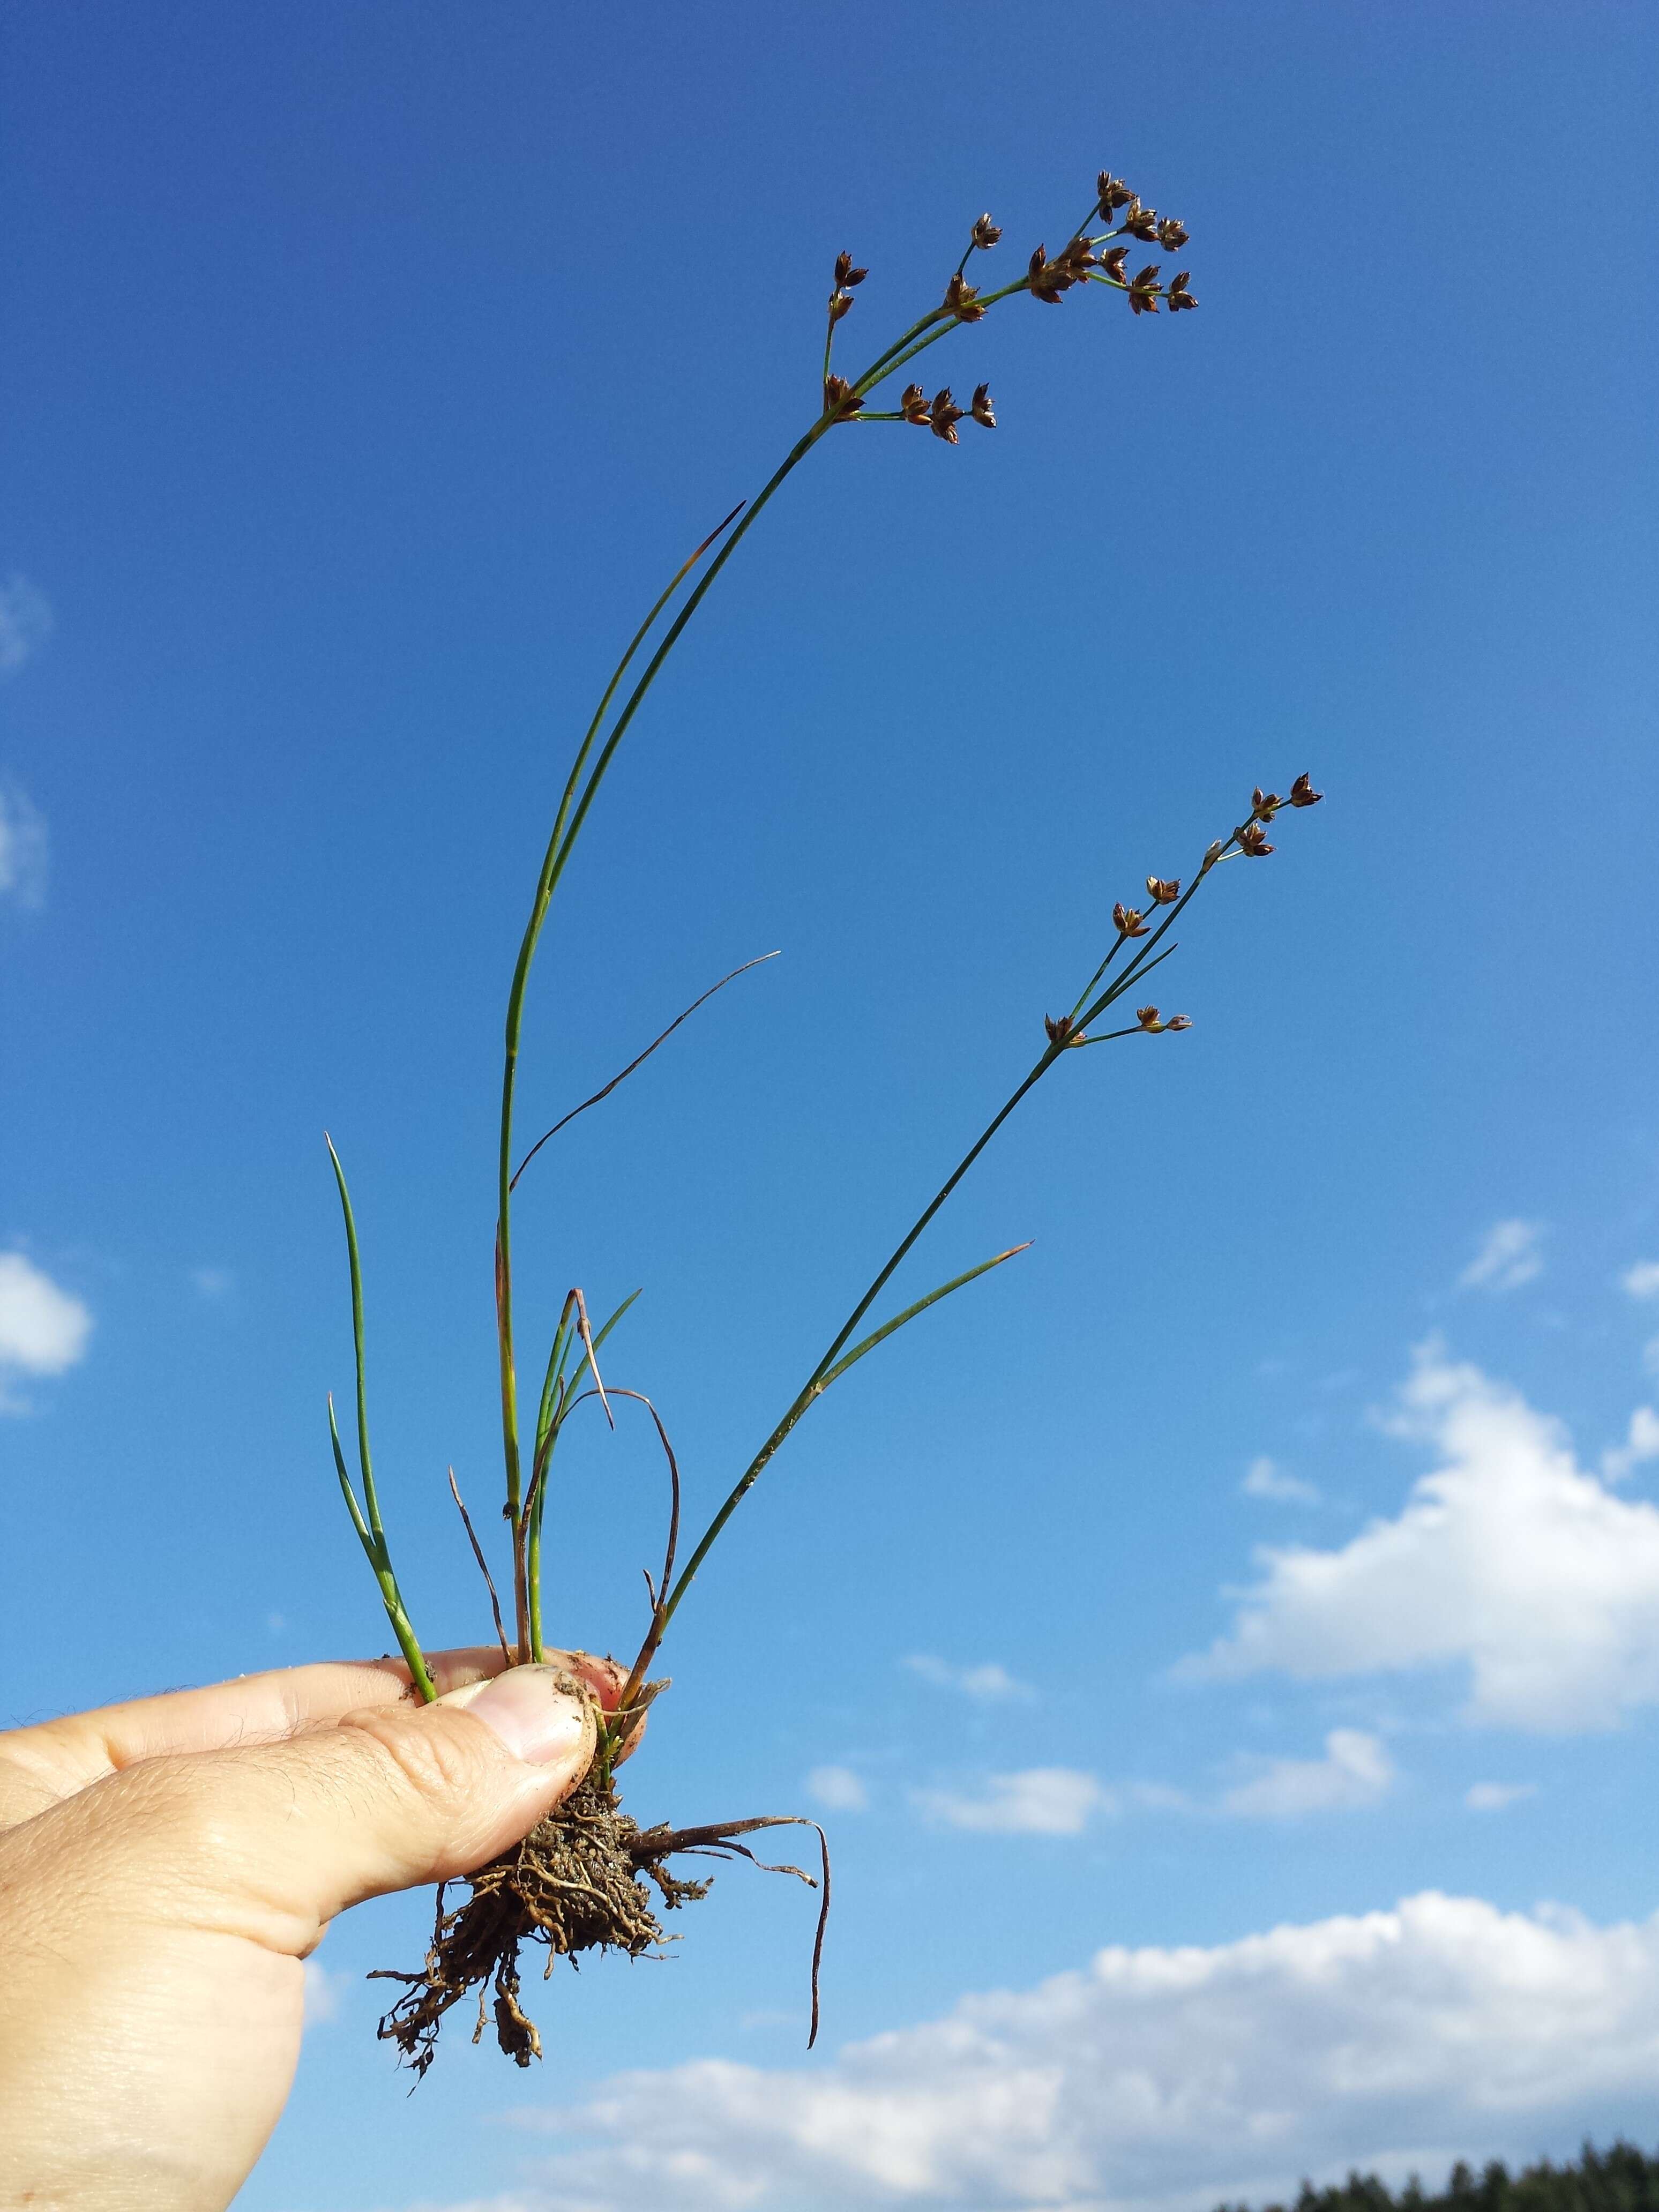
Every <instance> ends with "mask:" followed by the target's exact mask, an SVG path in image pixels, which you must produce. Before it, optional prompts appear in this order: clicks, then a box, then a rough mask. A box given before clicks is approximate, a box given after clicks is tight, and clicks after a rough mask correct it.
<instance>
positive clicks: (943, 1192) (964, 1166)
mask: <svg viewBox="0 0 1659 2212" xmlns="http://www.w3.org/2000/svg"><path fill="white" fill-rule="evenodd" d="M1061 1049H1062V1048H1060V1047H1059V1046H1054V1045H1051V1046H1050V1047H1049V1048H1048V1051H1047V1052H1045V1053H1044V1054H1043V1055H1042V1059H1041V1060H1038V1062H1037V1063H1036V1066H1035V1067H1034V1068H1033V1069H1032V1070H1031V1072H1030V1074H1029V1075H1028V1076H1027V1077H1026V1078H1025V1079H1024V1082H1023V1083H1021V1084H1020V1085H1019V1086H1018V1089H1017V1090H1016V1091H1014V1092H1013V1094H1012V1097H1009V1098H1008V1099H1007V1101H1006V1103H1005V1104H1003V1105H1002V1106H1001V1107H1000V1108H999V1109H998V1111H997V1112H996V1113H995V1114H994V1115H993V1116H992V1118H991V1120H990V1121H988V1122H987V1125H986V1127H984V1128H983V1129H982V1130H981V1132H980V1134H979V1135H978V1136H977V1137H976V1138H975V1140H974V1142H973V1144H972V1145H970V1146H969V1149H968V1150H967V1152H964V1153H963V1157H962V1158H961V1159H960V1160H959V1161H958V1162H957V1164H956V1166H955V1167H954V1168H953V1169H952V1170H951V1173H950V1175H949V1176H947V1177H946V1179H945V1182H944V1183H943V1184H942V1185H941V1186H940V1188H939V1190H938V1191H937V1192H936V1194H934V1196H933V1199H932V1200H930V1201H929V1202H928V1204H927V1206H925V1207H924V1208H923V1210H922V1212H921V1213H920V1214H919V1215H918V1217H917V1218H916V1219H915V1222H914V1223H912V1225H911V1226H910V1228H909V1229H908V1231H907V1232H906V1234H905V1235H904V1237H902V1239H901V1241H900V1243H898V1245H897V1246H896V1249H895V1250H894V1252H893V1254H892V1255H891V1257H890V1259H889V1260H888V1261H887V1263H886V1265H885V1266H884V1267H883V1268H882V1270H881V1272H880V1273H879V1274H878V1276H877V1277H876V1279H875V1280H874V1281H873V1282H872V1284H871V1285H870V1287H869V1289H868V1290H867V1291H866V1292H865V1294H864V1296H863V1297H861V1298H860V1300H859V1302H858V1304H856V1305H855V1306H854V1309H853V1310H852V1312H851V1313H850V1314H849V1315H848V1316H847V1319H846V1321H845V1322H843V1323H842V1327H841V1328H840V1329H839V1330H838V1331H837V1333H836V1337H835V1340H834V1341H833V1342H832V1343H831V1344H830V1346H829V1349H828V1350H827V1351H826V1352H825V1353H824V1355H823V1358H822V1359H820V1360H819V1362H818V1364H817V1366H816V1367H815V1368H814V1369H813V1370H812V1372H811V1374H810V1375H809V1376H807V1378H806V1381H805V1383H803V1384H802V1386H801V1388H800V1390H799V1393H798V1394H797V1395H796V1397H795V1399H794V1401H793V1403H792V1404H791V1406H790V1407H789V1410H788V1411H787V1413H785V1415H784V1417H783V1419H781V1421H780V1422H779V1423H778V1425H777V1426H776V1428H775V1429H774V1430H773V1431H772V1433H771V1435H770V1436H769V1437H768V1438H767V1439H766V1442H765V1443H763V1445H762V1446H761V1448H760V1449H759V1450H758V1451H757V1453H756V1455H755V1456H754V1458H753V1459H752V1460H750V1462H749V1464H748V1466H747V1467H746V1468H744V1471H743V1473H742V1474H741V1475H740V1476H739V1477H738V1480H737V1481H736V1483H735V1484H734V1485H733V1486H732V1491H731V1492H730V1494H729V1495H728V1497H727V1498H726V1501H725V1503H724V1504H722V1505H721V1507H720V1510H719V1512H718V1513H716V1514H715V1516H714V1519H713V1520H712V1521H711V1522H709V1524H708V1528H706V1529H705V1530H704V1531H703V1533H702V1536H701V1537H700V1538H699V1540H698V1542H697V1545H696V1549H695V1550H694V1551H693V1553H692V1554H691V1556H690V1559H688V1560H687V1561H686V1563H685V1565H684V1567H683V1568H682V1570H681V1571H680V1574H679V1577H678V1580H677V1581H676V1583H675V1584H674V1587H673V1589H671V1591H670V1592H669V1594H668V1597H667V1601H666V1602H665V1605H664V1606H663V1608H662V1613H661V1618H660V1628H662V1629H665V1628H666V1627H667V1626H668V1624H669V1622H670V1620H672V1618H673V1616H674V1613H675V1612H676V1610H677V1609H678V1606H679V1602H680V1600H681V1599H682V1598H683V1597H684V1595H685V1593H686V1591H687V1590H688V1589H690V1586H691V1583H692V1580H693V1578H694V1577H695V1576H696V1571H697V1569H698V1568H699V1567H700V1566H701V1565H702V1563H703V1561H704V1559H707V1557H708V1553H709V1552H710V1550H711V1549H712V1547H713V1546H714V1541H715V1539H716V1538H717V1537H718V1536H719V1534H720V1531H721V1529H722V1528H725V1526H726V1522H728V1521H729V1520H730V1519H731V1518H732V1515H733V1514H734V1513H735V1512H736V1511H737V1510H738V1506H739V1505H740V1504H742V1502H743V1500H744V1497H745V1496H746V1494H747V1493H748V1492H749V1491H750V1489H752V1488H753V1486H754V1485H755V1483H756V1481H757V1480H758V1478H759V1477H760V1475H761V1474H762V1473H763V1470H764V1468H765V1467H766V1464H767V1462H768V1461H769V1459H770V1458H771V1457H772V1455H773V1454H774V1453H775V1451H776V1450H777V1449H778V1446H779V1445H780V1444H781V1443H782V1442H783V1441H784V1439H785V1437H787V1436H788V1434H789V1432H790V1431H791V1430H792V1429H793V1427H794V1425H795V1424H796V1423H797V1422H798V1421H799V1419H800V1418H801V1416H802V1414H803V1413H805V1411H806V1409H807V1407H809V1406H810V1405H811V1403H812V1401H813V1400H814V1399H815V1398H816V1397H817V1396H818V1395H820V1392H821V1389H822V1388H823V1384H824V1378H825V1376H827V1375H828V1373H829V1370H830V1369H831V1368H832V1367H833V1366H834V1365H835V1364H836V1354H837V1353H838V1352H840V1351H841V1350H842V1346H844V1345H845V1344H846V1342H847V1340H848V1338H849V1337H850V1336H851V1335H852V1334H853V1332H854V1329H855V1328H857V1327H858V1325H859V1323H860V1322H861V1321H862V1320H863V1319H864V1316H866V1314H867V1313H868V1312H869V1310H870V1309H871V1307H872V1305H873V1304H875V1301H876V1300H877V1298H878V1297H880V1295H881V1293H882V1291H884V1289H885V1288H886V1286H887V1285H888V1283H889V1282H890V1280H891V1279H892V1277H893V1275H894V1274H895V1273H896V1271H897V1269H898V1268H899V1267H901V1266H902V1263H903V1261H904V1259H905V1257H906V1255H908V1253H909V1251H910V1250H911V1249H912V1247H913V1246H914V1245H915V1242H916V1239H917V1238H918V1237H920V1236H921V1234H922V1232H923V1231H925V1230H926V1228H927V1225H928V1223H929V1222H930V1221H932V1219H933V1216H934V1215H935V1214H936V1213H937V1212H939V1208H940V1206H943V1205H944V1204H945V1200H946V1199H948V1198H949V1197H950V1195H951V1192H952V1191H953V1190H954V1189H955V1188H956V1187H957V1184H958V1183H959V1182H961V1181H962V1179H963V1176H965V1175H966V1174H967V1172H968V1170H969V1168H971V1167H972V1166H973V1164H974V1162H975V1160H976V1159H977V1158H979V1156H980V1154H981V1152H983V1151H984V1150H985V1147H986V1146H987V1145H988V1144H989V1143H990V1141H991V1139H992V1138H993V1137H994V1136H995V1134H996V1133H997V1131H998V1130H999V1129H1000V1127H1002V1125H1003V1123H1004V1122H1005V1121H1006V1120H1007V1119H1008V1116H1009V1115H1011V1114H1012V1112H1013V1110H1014V1109H1015V1107H1017V1106H1018V1104H1019V1103H1020V1101H1021V1100H1022V1099H1023V1098H1024V1097H1025V1096H1026V1094H1027V1093H1028V1092H1029V1091H1031V1090H1032V1089H1033V1088H1034V1087H1035V1085H1036V1084H1037V1083H1038V1082H1040V1081H1041V1079H1042V1077H1043V1076H1044V1075H1046V1074H1047V1073H1048V1070H1049V1069H1050V1068H1051V1067H1052V1066H1054V1062H1055V1060H1057V1059H1058V1058H1059V1056H1060V1050H1061ZM659 1633H660V1631H659ZM648 1663H649V1661H648V1659H647V1664H648ZM635 1687H637V1684H634V1685H630V1688H629V1692H628V1693H627V1694H625V1695H624V1696H623V1699H622V1700H621V1702H622V1703H623V1705H626V1704H627V1703H628V1699H629V1696H630V1695H631V1694H632V1690H633V1688H635Z"/></svg>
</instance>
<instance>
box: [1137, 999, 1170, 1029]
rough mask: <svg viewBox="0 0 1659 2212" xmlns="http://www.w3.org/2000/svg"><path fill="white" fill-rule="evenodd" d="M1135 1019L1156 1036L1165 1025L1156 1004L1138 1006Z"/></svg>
mask: <svg viewBox="0 0 1659 2212" xmlns="http://www.w3.org/2000/svg"><path fill="white" fill-rule="evenodd" d="M1135 1019H1136V1020H1137V1021H1138V1022H1139V1024H1140V1026H1141V1028H1142V1029H1144V1030H1148V1031H1149V1032H1150V1033H1151V1034H1152V1036H1157V1035H1158V1031H1159V1030H1161V1029H1162V1028H1163V1026H1164V1024H1163V1023H1162V1022H1161V1021H1159V1019H1158V1008H1157V1007H1156V1006H1137V1007H1136V1008H1135Z"/></svg>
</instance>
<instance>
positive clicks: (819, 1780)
mask: <svg viewBox="0 0 1659 2212" xmlns="http://www.w3.org/2000/svg"><path fill="white" fill-rule="evenodd" d="M806 1792H807V1795H808V1796H810V1797H811V1799H812V1800H813V1802H814V1803H816V1804H818V1805H821V1806H822V1807H823V1809H824V1811H825V1812H826V1813H862V1812H864V1811H865V1810H866V1808H868V1806H869V1803H870V1792H869V1791H868V1790H866V1788H865V1786H864V1778H863V1777H862V1776H861V1775H859V1774H855V1773H854V1771H853V1770H852V1768H851V1767H850V1766H815V1767H814V1768H813V1769H812V1771H811V1773H810V1774H809V1775H808V1776H807V1778H806Z"/></svg>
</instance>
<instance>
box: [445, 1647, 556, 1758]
mask: <svg viewBox="0 0 1659 2212" xmlns="http://www.w3.org/2000/svg"><path fill="white" fill-rule="evenodd" d="M440 1703H441V1704H443V1705H461V1706H464V1707H465V1710H466V1711H468V1712H470V1713H471V1714H473V1715H475V1716H476V1717H477V1719H479V1720H481V1721H482V1722H483V1724H484V1726H485V1727H486V1728H487V1729H489V1730H490V1732H491V1733H492V1734H493V1735H496V1736H498V1737H499V1738H500V1739H501V1742H502V1743H504V1744H505V1745H506V1746H507V1749H508V1750H509V1751H510V1752H511V1753H512V1754H513V1758H514V1759H523V1760H524V1762H525V1764H526V1765H528V1766H551V1765H554V1764H555V1763H556V1762H559V1763H566V1762H568V1763H570V1764H573V1765H574V1764H575V1763H576V1762H577V1761H579V1760H580V1758H581V1756H582V1754H583V1753H584V1752H586V1754H587V1755H588V1756H589V1757H590V1758H591V1757H592V1751H593V1740H594V1726H593V1711H592V1705H590V1704H589V1702H588V1700H587V1699H586V1698H584V1697H583V1696H581V1695H580V1692H579V1691H578V1689H577V1686H576V1685H575V1683H574V1681H573V1680H571V1678H570V1676H569V1674H567V1673H566V1671H565V1670H564V1668H562V1667H511V1668H508V1669H507V1673H506V1674H497V1675H496V1676H495V1679H494V1680H492V1681H489V1682H471V1683H469V1684H468V1685H467V1686H466V1688H465V1689H464V1690H452V1691H451V1692H450V1693H449V1695H448V1696H447V1697H446V1698H443V1699H441V1700H440Z"/></svg>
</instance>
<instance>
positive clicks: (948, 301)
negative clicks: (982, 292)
mask: <svg viewBox="0 0 1659 2212" xmlns="http://www.w3.org/2000/svg"><path fill="white" fill-rule="evenodd" d="M945 311H946V313H949V314H952V315H954V316H955V317H956V319H957V321H958V322H959V323H976V322H978V320H979V319H980V318H981V315H982V314H983V313H985V310H984V308H983V307H981V305H980V299H979V294H978V293H977V292H976V291H975V289H974V288H973V286H972V285H971V284H966V283H963V277H962V271H961V270H960V269H958V270H957V271H956V273H955V275H954V276H952V277H951V281H950V283H948V284H947V285H946V286H945Z"/></svg>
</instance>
